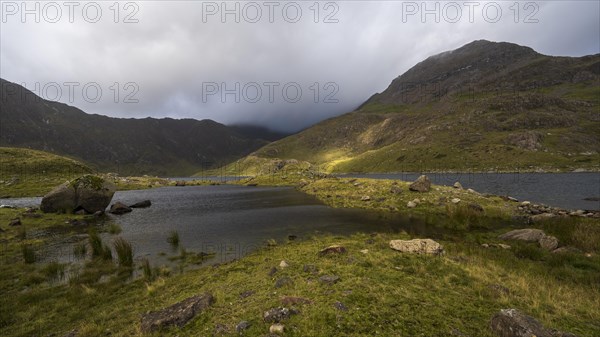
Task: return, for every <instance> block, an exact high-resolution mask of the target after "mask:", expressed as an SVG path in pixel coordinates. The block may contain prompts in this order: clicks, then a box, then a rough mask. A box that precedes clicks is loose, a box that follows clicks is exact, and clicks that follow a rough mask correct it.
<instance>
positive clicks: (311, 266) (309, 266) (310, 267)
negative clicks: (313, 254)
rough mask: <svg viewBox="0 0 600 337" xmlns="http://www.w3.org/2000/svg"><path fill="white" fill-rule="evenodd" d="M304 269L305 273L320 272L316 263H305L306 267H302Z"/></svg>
mask: <svg viewBox="0 0 600 337" xmlns="http://www.w3.org/2000/svg"><path fill="white" fill-rule="evenodd" d="M302 270H303V271H304V272H305V273H311V274H316V273H318V272H319V269H318V268H317V266H315V265H314V264H305V265H304V267H303V268H302Z"/></svg>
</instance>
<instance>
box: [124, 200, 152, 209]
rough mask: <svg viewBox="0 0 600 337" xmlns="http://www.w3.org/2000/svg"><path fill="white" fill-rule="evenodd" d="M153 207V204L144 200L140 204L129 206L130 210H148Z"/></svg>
mask: <svg viewBox="0 0 600 337" xmlns="http://www.w3.org/2000/svg"><path fill="white" fill-rule="evenodd" d="M150 206H152V202H151V201H150V200H144V201H140V202H136V203H135V204H133V205H131V206H129V207H130V208H148V207H150Z"/></svg>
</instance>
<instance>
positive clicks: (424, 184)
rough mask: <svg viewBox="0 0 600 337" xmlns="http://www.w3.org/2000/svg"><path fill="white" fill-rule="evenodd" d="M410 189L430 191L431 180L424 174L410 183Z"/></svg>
mask: <svg viewBox="0 0 600 337" xmlns="http://www.w3.org/2000/svg"><path fill="white" fill-rule="evenodd" d="M408 189H409V190H411V191H415V192H429V190H430V189H431V181H430V180H429V178H428V177H427V176H426V175H422V176H420V177H419V178H417V180H415V181H414V182H413V183H412V184H410V186H409V187H408Z"/></svg>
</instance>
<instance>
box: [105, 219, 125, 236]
mask: <svg viewBox="0 0 600 337" xmlns="http://www.w3.org/2000/svg"><path fill="white" fill-rule="evenodd" d="M122 231H123V229H122V228H121V226H119V224H117V223H115V222H111V223H110V225H108V232H109V233H110V234H113V235H116V234H121V232H122Z"/></svg>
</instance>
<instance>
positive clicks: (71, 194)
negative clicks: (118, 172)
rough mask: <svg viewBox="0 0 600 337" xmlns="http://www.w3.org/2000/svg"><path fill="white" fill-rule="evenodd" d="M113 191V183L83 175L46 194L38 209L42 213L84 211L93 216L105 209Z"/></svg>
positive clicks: (114, 189)
mask: <svg viewBox="0 0 600 337" xmlns="http://www.w3.org/2000/svg"><path fill="white" fill-rule="evenodd" d="M115 191H116V187H115V185H114V184H113V183H111V182H109V181H107V180H105V179H103V178H100V177H97V176H93V175H85V176H83V177H80V178H77V179H75V180H73V181H71V182H66V183H64V184H62V185H60V186H58V187H56V188H55V189H54V190H52V191H51V192H50V193H48V194H46V195H45V196H44V198H43V199H42V203H41V205H40V209H41V210H42V212H44V213H56V212H63V213H75V212H77V211H79V210H85V212H87V213H90V214H93V213H95V212H97V211H104V210H105V209H106V207H107V206H108V205H109V204H110V201H111V200H112V197H113V195H114V194H115Z"/></svg>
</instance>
